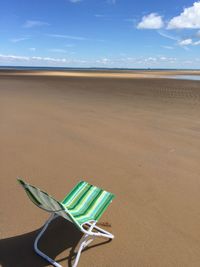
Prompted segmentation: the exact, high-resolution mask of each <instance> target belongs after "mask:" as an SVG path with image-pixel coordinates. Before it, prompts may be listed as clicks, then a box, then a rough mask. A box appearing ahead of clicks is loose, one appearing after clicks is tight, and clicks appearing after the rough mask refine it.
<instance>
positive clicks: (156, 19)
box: [137, 13, 164, 29]
mask: <svg viewBox="0 0 200 267" xmlns="http://www.w3.org/2000/svg"><path fill="white" fill-rule="evenodd" d="M163 26H164V22H163V20H162V17H161V16H159V15H158V14H156V13H151V14H149V15H147V16H143V17H142V20H141V21H140V22H139V23H138V25H137V28H138V29H160V28H162V27H163Z"/></svg>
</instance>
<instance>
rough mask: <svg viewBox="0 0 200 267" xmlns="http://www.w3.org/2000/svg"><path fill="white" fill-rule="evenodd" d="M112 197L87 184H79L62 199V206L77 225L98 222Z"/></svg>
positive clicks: (82, 182)
mask: <svg viewBox="0 0 200 267" xmlns="http://www.w3.org/2000/svg"><path fill="white" fill-rule="evenodd" d="M113 198H114V195H113V194H111V193H109V192H107V191H104V190H103V189H101V188H98V187H96V186H93V185H91V184H89V183H87V182H84V181H81V182H79V183H78V184H77V185H76V186H75V187H74V189H73V190H72V191H71V192H70V193H69V194H68V195H67V196H66V197H65V198H64V200H63V201H62V204H63V206H64V207H65V208H67V210H68V212H69V214H71V215H72V216H73V218H74V220H75V221H76V222H78V224H79V225H81V224H84V223H85V222H88V221H93V220H94V221H98V219H99V218H100V217H101V215H102V214H103V212H104V211H105V210H106V208H107V207H108V205H109V204H110V203H111V201H112V199H113Z"/></svg>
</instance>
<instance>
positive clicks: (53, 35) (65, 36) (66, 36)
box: [47, 34, 87, 41]
mask: <svg viewBox="0 0 200 267" xmlns="http://www.w3.org/2000/svg"><path fill="white" fill-rule="evenodd" d="M47 36H49V37H53V38H63V39H71V40H77V41H83V40H87V38H85V37H81V36H73V35H64V34H47Z"/></svg>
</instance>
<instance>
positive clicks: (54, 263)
mask: <svg viewBox="0 0 200 267" xmlns="http://www.w3.org/2000/svg"><path fill="white" fill-rule="evenodd" d="M57 217H58V215H55V214H52V215H51V216H50V218H49V219H48V220H47V222H46V223H45V224H44V226H43V228H42V230H41V232H40V233H39V235H38V236H37V237H36V239H35V242H34V250H35V252H36V253H37V254H38V255H40V256H41V257H42V258H44V259H45V260H47V261H48V262H50V263H51V264H52V265H54V266H55V267H62V265H60V264H59V263H57V262H56V261H54V260H53V259H51V258H49V257H48V256H47V255H46V254H44V253H43V252H42V251H41V250H39V248H38V242H39V240H40V238H41V237H42V235H43V234H44V232H45V231H46V229H47V227H48V225H49V224H50V223H51V222H52V221H53V220H54V219H55V218H57Z"/></svg>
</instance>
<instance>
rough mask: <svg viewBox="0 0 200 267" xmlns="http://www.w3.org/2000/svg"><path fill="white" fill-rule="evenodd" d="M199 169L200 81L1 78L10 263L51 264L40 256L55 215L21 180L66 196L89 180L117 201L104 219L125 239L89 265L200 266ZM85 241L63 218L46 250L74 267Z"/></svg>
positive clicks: (3, 220)
mask: <svg viewBox="0 0 200 267" xmlns="http://www.w3.org/2000/svg"><path fill="white" fill-rule="evenodd" d="M145 75H146V74H145ZM199 162H200V82H198V81H181V80H174V79H173V80H172V79H159V78H157V79H153V78H151V79H148V78H146V79H142V78H141V77H138V79H128V78H127V77H126V78H125V77H124V79H119V78H118V79H115V78H113V77H112V78H111V77H109V79H108V77H107V78H103V77H96V78H95V77H64V76H63V77H62V76H61V77H58V76H57V75H56V74H54V75H53V74H52V75H51V74H50V73H48V77H47V75H44V73H43V75H42V74H41V73H40V75H36V74H35V73H34V75H32V74H31V73H29V74H28V73H26V75H22V74H20V75H19V74H17V73H15V72H12V73H11V72H7V73H5V72H3V73H1V76H0V177H1V186H0V237H1V238H2V239H1V241H0V265H2V266H3V267H44V266H48V263H46V262H45V261H43V260H42V259H41V258H40V257H39V256H37V255H36V254H35V253H34V252H33V250H32V244H33V240H34V238H35V236H36V233H37V230H38V229H39V228H40V227H41V225H42V224H43V222H44V220H45V219H46V218H47V217H48V214H46V213H45V212H43V211H42V210H40V209H38V208H36V207H35V206H34V205H33V204H32V203H31V202H30V201H29V200H28V198H27V196H26V195H25V193H24V192H23V191H22V189H21V187H20V186H19V185H18V184H17V182H16V177H17V176H21V177H24V178H25V179H26V180H27V181H28V182H30V183H32V184H34V185H36V186H39V187H40V188H42V189H44V190H46V191H47V192H49V193H50V194H51V195H54V196H55V197H56V198H57V199H62V198H63V197H64V195H65V194H66V193H67V192H68V191H69V190H70V189H71V188H72V187H73V186H74V185H75V184H76V183H77V182H78V181H79V180H80V179H85V180H87V181H88V182H91V183H93V184H95V185H98V186H101V187H103V188H105V189H107V190H109V191H111V192H113V193H115V194H116V199H115V200H114V201H113V203H112V204H111V206H110V207H109V208H108V209H107V211H106V212H105V213H104V215H103V217H102V218H101V222H108V223H110V224H111V227H109V228H106V229H108V230H109V231H111V232H112V233H114V235H115V239H114V240H113V241H112V242H110V243H107V244H104V245H100V246H98V247H94V248H92V249H88V250H86V251H85V252H83V253H82V256H81V259H80V266H87V267H88V266H95V267H102V266H106V267H113V266H136V267H161V266H162V267H165V266H166V267H168V266H169V267H171V266H176V267H177V266H181V267H184V266H187V267H188V266H190V267H191V266H192V267H193V266H200V164H199ZM79 239H80V234H79V232H78V231H77V230H76V229H75V228H74V227H73V226H72V225H71V224H70V223H68V222H65V221H64V220H62V219H60V220H59V219H58V220H57V221H56V222H55V223H54V224H52V226H51V227H50V230H49V231H48V232H47V235H45V238H44V239H43V241H42V242H41V247H42V248H44V250H46V251H47V252H48V253H49V254H50V255H51V256H52V257H56V258H57V259H60V260H61V263H62V264H63V266H66V261H68V263H69V266H71V265H70V262H71V260H70V258H68V255H69V252H70V249H71V248H72V247H74V246H75V245H76V244H77V242H78V240H79ZM94 244H96V243H94ZM91 246H92V245H91Z"/></svg>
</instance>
